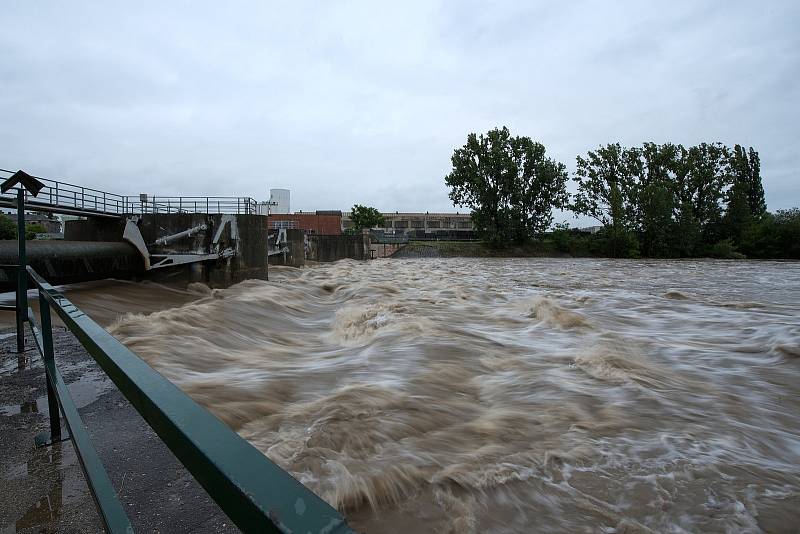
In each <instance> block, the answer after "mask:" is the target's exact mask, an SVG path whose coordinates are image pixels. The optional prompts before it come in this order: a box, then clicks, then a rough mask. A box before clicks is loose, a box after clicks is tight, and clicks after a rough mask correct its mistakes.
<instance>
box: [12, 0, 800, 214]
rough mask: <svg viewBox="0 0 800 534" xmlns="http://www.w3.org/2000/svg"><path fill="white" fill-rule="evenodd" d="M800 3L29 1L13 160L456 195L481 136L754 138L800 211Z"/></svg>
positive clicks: (16, 19)
mask: <svg viewBox="0 0 800 534" xmlns="http://www.w3.org/2000/svg"><path fill="white" fill-rule="evenodd" d="M798 23H800V8H798V6H797V5H796V4H795V3H794V2H789V1H786V2H771V3H768V4H763V5H760V4H757V3H744V2H669V3H667V2H664V3H659V4H654V3H644V2H614V3H610V2H579V3H570V4H569V5H567V6H559V5H557V4H555V3H532V2H500V3H491V4H487V3H483V2H475V3H463V2H441V3H436V2H418V3H400V4H397V3H395V4H381V3H372V2H362V3H353V4H342V3H318V4H317V3H293V4H291V5H282V4H270V5H268V4H265V3H261V2H252V3H245V2H242V3H225V4H224V5H223V4H222V3H211V2H205V3H198V2H191V3H179V4H174V3H170V4H162V3H140V4H135V5H130V4H124V3H101V4H97V3H91V2H85V3H83V2H78V3H69V4H65V3H55V2H52V3H46V2H45V3H35V4H34V3H23V2H18V3H13V4H10V5H7V6H4V32H2V33H0V117H2V119H3V128H2V129H0V166H3V167H4V168H8V167H13V168H24V169H26V170H29V171H31V172H34V173H37V174H40V175H43V176H47V177H52V178H56V179H59V178H61V179H67V180H71V181H73V182H77V183H81V184H85V185H89V186H94V187H98V188H102V189H108V190H113V191H119V192H123V193H138V192H145V191H147V192H151V193H159V194H187V195H190V194H204V195H205V194H209V195H212V194H230V195H250V196H254V197H256V198H259V199H263V198H265V197H266V195H267V189H268V188H269V187H288V188H290V189H292V200H293V202H292V203H293V206H294V207H296V208H298V209H304V210H311V209H331V208H342V209H346V208H348V207H349V206H350V205H352V203H353V202H359V203H365V204H372V205H375V206H377V207H379V208H380V209H383V210H386V211H395V210H401V211H406V210H420V211H446V210H451V209H453V208H452V206H451V204H450V202H449V200H448V198H447V189H446V188H445V186H444V184H443V176H444V175H445V174H446V173H447V171H448V169H449V163H450V162H449V158H450V155H451V154H452V150H453V148H455V147H456V146H460V145H461V144H463V143H464V140H465V138H466V135H467V133H469V132H471V131H485V130H487V129H489V128H492V127H494V126H501V125H508V126H509V127H510V128H511V129H512V131H514V132H515V133H518V134H523V135H529V136H531V137H533V138H535V139H538V140H540V141H542V142H543V143H544V144H545V145H546V146H547V147H548V150H549V152H550V153H551V155H553V156H554V157H557V158H558V159H560V160H561V161H563V162H564V163H566V164H567V166H568V167H570V168H572V167H573V166H574V158H575V156H576V155H577V154H579V153H584V152H585V151H586V150H589V149H591V148H593V147H596V146H597V145H598V144H601V143H606V142H612V141H620V142H622V143H624V144H639V143H641V142H643V141H647V140H653V141H673V142H678V143H684V144H692V143H696V142H699V141H704V140H708V141H717V140H719V141H722V142H724V143H727V144H733V143H743V144H748V145H753V146H755V147H756V148H757V149H758V150H759V151H760V152H761V156H762V166H763V169H762V172H763V176H764V180H765V189H766V193H767V201H768V204H769V207H770V208H771V209H777V208H786V207H790V206H794V205H800V180H798V177H797V156H796V150H795V146H794V144H795V140H796V139H798V138H800V135H798V134H800V126H798V125H799V124H800V111H798V110H800V106H798V105H797V102H798V98H799V97H800V84H799V81H798V74H800V56H798V54H799V53H798V50H800V36H798V32H797V31H796V27H797V26H798Z"/></svg>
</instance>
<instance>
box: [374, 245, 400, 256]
mask: <svg viewBox="0 0 800 534" xmlns="http://www.w3.org/2000/svg"><path fill="white" fill-rule="evenodd" d="M404 246H406V244H405V243H370V245H369V249H370V255H371V256H372V257H373V258H388V257H389V256H391V255H392V254H394V253H395V252H397V251H398V250H400V249H401V248H403V247H404Z"/></svg>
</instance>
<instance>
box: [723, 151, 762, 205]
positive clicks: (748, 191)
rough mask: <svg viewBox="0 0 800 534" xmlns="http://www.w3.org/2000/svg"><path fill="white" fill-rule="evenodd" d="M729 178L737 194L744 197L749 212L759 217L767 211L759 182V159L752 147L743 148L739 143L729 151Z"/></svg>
mask: <svg viewBox="0 0 800 534" xmlns="http://www.w3.org/2000/svg"><path fill="white" fill-rule="evenodd" d="M729 167H730V172H731V178H732V181H733V185H734V186H738V188H739V191H738V192H737V194H743V195H744V196H745V197H746V201H747V207H748V209H749V210H750V214H751V215H752V216H753V217H755V218H760V217H761V216H762V215H764V214H765V213H766V212H767V202H766V200H765V199H764V185H763V184H762V183H761V160H760V158H759V157H758V152H756V151H755V150H754V149H753V147H750V148H749V149H747V150H745V149H744V147H743V146H741V145H735V146H734V147H733V150H732V151H730V162H729Z"/></svg>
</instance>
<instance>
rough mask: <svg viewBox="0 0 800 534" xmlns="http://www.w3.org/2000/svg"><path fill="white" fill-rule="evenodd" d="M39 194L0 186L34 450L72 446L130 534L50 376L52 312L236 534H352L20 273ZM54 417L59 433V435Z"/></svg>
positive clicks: (92, 485) (117, 527)
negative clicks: (36, 419) (41, 404)
mask: <svg viewBox="0 0 800 534" xmlns="http://www.w3.org/2000/svg"><path fill="white" fill-rule="evenodd" d="M43 189H44V184H43V183H42V182H40V181H38V180H37V179H36V178H34V177H31V176H29V175H27V174H25V173H22V172H21V171H20V172H18V173H15V174H14V175H12V176H11V177H10V178H8V179H6V180H5V181H4V182H3V183H2V184H0V191H2V194H7V193H8V192H9V191H11V190H14V191H15V193H16V199H17V222H18V225H17V230H18V235H17V237H18V239H17V241H18V242H17V244H18V247H19V256H18V257H19V263H18V264H16V265H5V266H4V268H6V269H8V270H11V271H13V273H14V274H15V275H16V282H17V293H16V301H15V304H14V306H4V307H3V309H6V310H13V311H14V312H15V313H16V318H17V350H18V352H20V353H21V352H23V351H24V350H25V337H24V331H23V329H24V327H25V325H26V324H27V325H28V326H29V327H30V330H31V332H32V334H33V338H34V339H35V342H36V346H37V349H38V351H39V354H40V356H41V358H42V360H43V362H44V367H45V377H46V378H45V380H46V385H47V402H48V406H49V422H50V425H49V427H50V430H49V432H45V433H42V434H40V435H39V436H37V438H36V442H37V446H41V447H47V446H50V445H52V444H53V443H55V442H57V441H63V440H66V439H69V440H72V444H73V446H74V448H75V451H76V453H77V456H78V459H79V462H80V465H81V468H82V469H83V472H84V475H85V479H86V482H87V485H88V487H89V490H90V492H91V493H92V496H93V498H94V500H95V504H96V506H97V510H98V512H99V515H100V518H101V519H102V521H103V523H104V525H105V528H106V530H107V531H108V532H112V533H130V532H133V527H132V525H131V522H130V519H129V518H128V516H127V515H126V513H125V509H124V507H123V506H122V504H121V503H120V502H119V498H118V496H117V493H116V491H115V489H114V487H113V485H112V483H111V480H110V478H109V476H108V474H107V473H106V471H105V469H104V467H103V463H102V461H101V459H100V456H99V455H98V453H97V451H96V450H95V448H94V447H93V445H92V442H91V440H90V436H89V433H88V431H87V429H86V427H85V425H84V423H83V421H82V420H81V417H80V414H79V413H78V409H77V407H76V405H75V402H74V401H73V399H72V397H71V395H70V392H69V389H68V387H67V384H66V383H65V381H64V379H63V377H62V375H61V374H60V372H59V370H58V366H57V364H56V359H55V354H56V347H54V345H53V320H52V312H55V313H56V315H57V316H58V317H59V318H60V319H61V321H62V322H63V323H64V325H66V327H67V328H68V329H69V330H70V331H71V332H72V333H73V334H74V335H75V337H76V338H77V339H78V341H80V343H81V344H82V345H83V347H84V348H85V349H86V350H87V352H88V353H89V354H90V355H91V356H92V358H93V359H94V360H95V361H96V362H97V363H98V365H99V366H100V367H101V368H102V369H103V371H104V372H105V373H106V374H107V375H108V377H109V378H110V379H111V380H112V381H113V382H114V384H115V385H116V386H117V387H118V388H119V390H120V392H122V394H123V395H124V396H125V397H126V398H127V399H128V400H129V401H130V403H131V405H132V406H133V407H134V408H135V409H136V410H137V411H138V412H139V414H140V415H141V416H142V418H143V419H144V420H145V421H147V423H148V424H149V425H150V427H151V428H152V429H153V430H154V431H155V433H156V434H157V435H158V436H159V438H160V439H161V440H162V441H163V442H164V443H165V444H166V445H167V446H168V447H169V449H170V450H171V451H172V453H173V454H174V455H175V457H176V458H178V460H180V461H181V463H182V464H183V465H184V466H185V467H186V468H187V470H188V471H189V472H190V473H191V474H192V476H193V477H194V478H195V479H196V480H197V481H198V482H199V483H200V484H201V485H202V486H203V488H204V489H205V490H206V492H207V493H208V494H209V496H210V497H211V498H212V499H214V501H216V502H217V504H218V505H219V507H220V508H221V509H222V510H223V512H225V514H226V515H227V516H228V517H229V518H230V519H231V521H233V523H234V524H236V526H237V527H239V529H241V530H242V531H243V532H276V533H284V534H286V533H292V532H302V533H307V532H308V533H311V532H313V533H319V534H323V533H324V534H344V533H353V532H354V531H353V530H352V529H350V527H349V526H348V525H347V522H346V521H345V519H344V517H343V516H342V515H341V514H340V513H339V512H338V511H337V510H336V509H334V508H333V507H331V506H330V505H329V504H327V503H326V502H325V501H323V500H322V499H321V498H320V497H319V496H317V495H316V494H314V493H313V492H312V491H311V490H309V489H308V488H306V487H305V486H303V485H302V484H301V483H300V482H299V481H297V480H296V479H295V478H294V477H292V476H291V475H290V474H289V473H288V472H286V471H284V470H283V469H281V468H280V467H279V466H278V465H276V464H274V463H273V462H272V461H271V460H269V459H268V458H267V457H266V456H265V455H264V454H262V453H261V452H260V451H258V450H257V449H256V448H255V447H253V446H252V445H251V444H250V443H248V442H247V441H245V440H244V439H242V438H241V437H239V435H238V434H236V432H234V431H233V430H231V429H230V428H228V427H227V426H226V425H225V424H224V423H222V422H221V421H220V420H219V419H217V418H216V417H215V416H214V415H213V414H211V413H210V412H209V411H208V410H206V409H205V408H203V407H202V406H200V405H199V404H197V403H196V402H194V401H193V400H192V399H191V398H190V397H189V396H188V395H186V394H185V393H183V392H182V391H181V390H180V389H178V388H177V387H176V386H175V385H174V384H172V383H171V382H170V381H169V380H167V379H166V378H164V377H163V376H161V375H160V374H159V373H158V372H156V371H155V370H154V369H153V368H151V367H150V366H149V365H147V363H146V362H144V360H142V359H141V358H139V357H138V356H137V355H136V354H135V353H133V352H132V351H131V350H130V349H128V348H127V347H125V346H124V345H122V343H120V342H119V341H117V339H116V338H114V337H113V336H112V335H111V334H109V333H108V332H107V331H106V330H104V329H103V328H102V327H101V326H100V325H98V324H97V323H96V322H95V321H93V320H92V319H91V318H90V317H89V316H88V315H86V314H85V313H83V312H82V311H81V310H80V309H78V307H77V306H75V305H74V304H72V303H71V302H70V301H69V300H68V299H67V298H66V297H64V295H62V294H61V293H60V292H59V291H58V290H57V289H55V288H54V287H53V286H52V285H51V284H50V283H49V282H48V281H47V280H45V279H44V278H43V277H42V276H41V275H40V274H39V273H38V272H37V271H36V270H35V269H34V268H33V267H32V266H30V265H28V264H27V262H26V241H25V213H24V212H25V210H26V209H28V206H31V205H36V206H41V202H39V201H37V200H35V199H36V198H37V195H38V194H40V193H41V191H42V190H43ZM29 197H32V199H29ZM35 209H40V208H39V207H37V208H35ZM29 285H30V286H31V287H32V288H34V289H35V290H36V292H37V295H38V299H39V320H38V321H37V320H36V316H35V314H34V312H33V310H32V309H31V308H30V307H29V306H28V287H29ZM59 412H60V413H59ZM62 416H63V419H64V422H65V424H66V427H67V431H68V432H65V431H64V430H63V429H62V427H61V417H62Z"/></svg>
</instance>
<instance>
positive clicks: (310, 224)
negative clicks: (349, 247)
mask: <svg viewBox="0 0 800 534" xmlns="http://www.w3.org/2000/svg"><path fill="white" fill-rule="evenodd" d="M267 220H268V221H269V223H268V224H269V228H270V230H275V229H281V228H286V229H295V228H297V229H300V230H305V231H306V233H308V234H317V235H341V234H342V212H341V211H336V210H329V211H323V210H318V211H316V212H313V213H312V212H306V213H304V212H302V211H301V212H298V213H286V214H280V213H278V214H273V213H272V212H270V216H269V218H268V219H267Z"/></svg>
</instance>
